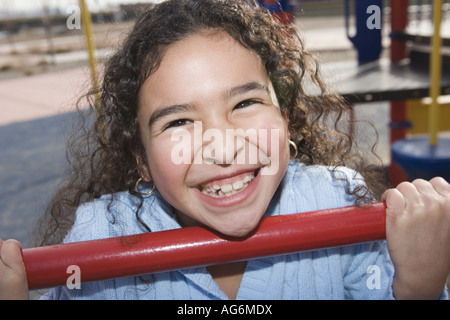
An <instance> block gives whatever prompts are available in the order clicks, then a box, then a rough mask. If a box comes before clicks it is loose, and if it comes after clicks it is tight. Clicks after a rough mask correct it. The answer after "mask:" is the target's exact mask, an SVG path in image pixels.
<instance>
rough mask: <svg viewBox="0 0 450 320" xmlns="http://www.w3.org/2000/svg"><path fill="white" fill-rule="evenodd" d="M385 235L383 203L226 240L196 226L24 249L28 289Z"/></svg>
mask: <svg viewBox="0 0 450 320" xmlns="http://www.w3.org/2000/svg"><path fill="white" fill-rule="evenodd" d="M384 238H385V205H384V203H376V204H373V205H370V206H368V207H365V208H358V207H346V208H339V209H331V210H323V211H315V212H310V213H300V214H291V215H283V216H275V217H268V218H264V219H263V220H262V222H261V223H260V225H259V227H258V228H257V229H256V231H255V232H254V234H252V235H250V236H248V237H246V238H243V239H227V238H224V237H222V236H220V235H218V234H216V233H214V232H213V231H211V230H209V229H205V228H201V227H190V228H182V229H177V230H168V231H163V232H150V233H144V234H138V235H133V236H123V237H117V238H110V239H103V240H93V241H85V242H78V243H70V244H62V245H54V246H47V247H39V248H31V249H24V250H23V251H22V254H23V259H24V262H25V266H26V270H27V278H28V285H29V288H30V290H31V289H38V288H45V287H54V286H61V285H66V281H67V279H68V278H69V277H70V275H71V272H68V268H69V267H70V266H74V265H75V266H77V267H78V268H79V270H80V275H81V282H89V281H98V280H105V279H111V278H118V277H124V276H132V275H139V274H145V273H154V272H161V271H169V270H174V269H183V268H189V267H194V266H202V265H212V264H220V263H226V262H231V261H239V260H248V259H254V258H259V257H267V256H273V255H280V254H288V253H294V252H299V251H304V250H313V249H319V248H328V247H335V246H341V245H347V244H353V243H358V242H367V241H373V240H379V239H384Z"/></svg>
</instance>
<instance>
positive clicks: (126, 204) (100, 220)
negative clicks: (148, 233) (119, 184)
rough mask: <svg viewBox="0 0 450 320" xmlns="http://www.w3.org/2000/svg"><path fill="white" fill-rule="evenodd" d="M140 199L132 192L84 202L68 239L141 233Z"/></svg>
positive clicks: (101, 237)
mask: <svg viewBox="0 0 450 320" xmlns="http://www.w3.org/2000/svg"><path fill="white" fill-rule="evenodd" d="M138 205H139V201H138V200H137V198H136V197H135V196H133V195H131V194H130V193H129V192H119V193H115V194H112V195H104V196H102V197H100V198H98V199H94V200H92V201H90V202H86V203H84V204H82V205H80V206H79V207H78V209H77V211H76V216H75V222H74V224H73V226H72V229H71V230H70V231H69V233H68V235H67V236H66V237H65V240H64V242H77V241H85V240H96V239H103V238H110V237H114V236H121V235H124V234H133V233H140V232H142V231H140V232H139V230H136V229H137V228H138V227H137V226H136V223H135V222H134V220H135V219H134V217H135V212H136V210H137V208H138Z"/></svg>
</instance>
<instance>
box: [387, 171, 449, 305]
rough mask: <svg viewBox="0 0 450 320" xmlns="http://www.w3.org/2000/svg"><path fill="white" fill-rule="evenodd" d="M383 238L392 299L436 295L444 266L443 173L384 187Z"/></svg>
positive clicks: (445, 207)
mask: <svg viewBox="0 0 450 320" xmlns="http://www.w3.org/2000/svg"><path fill="white" fill-rule="evenodd" d="M382 200H384V201H385V202H386V207H387V209H386V238H387V244H388V249H389V253H390V255H391V258H392V261H393V263H394V267H395V278H394V284H393V288H394V295H395V297H396V298H397V299H437V298H439V296H440V294H441V293H442V291H443V290H444V286H445V282H446V280H447V275H448V273H449V270H450V185H449V184H448V183H447V182H446V181H445V180H444V179H443V178H433V179H432V180H430V181H429V182H428V181H425V180H421V179H418V180H415V181H414V182H412V183H409V182H402V183H400V184H399V185H398V186H397V188H396V189H389V190H387V191H386V192H385V193H384V194H383V196H382Z"/></svg>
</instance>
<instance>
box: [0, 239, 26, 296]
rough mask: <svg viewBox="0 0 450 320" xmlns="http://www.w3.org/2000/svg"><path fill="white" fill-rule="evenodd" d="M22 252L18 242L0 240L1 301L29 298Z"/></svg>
mask: <svg viewBox="0 0 450 320" xmlns="http://www.w3.org/2000/svg"><path fill="white" fill-rule="evenodd" d="M21 250H22V246H21V244H20V243H19V242H18V241H16V240H7V241H2V240H0V300H13V299H17V300H18V299H28V298H29V294H28V282H27V273H26V271H25V264H24V263H23V259H22V252H21Z"/></svg>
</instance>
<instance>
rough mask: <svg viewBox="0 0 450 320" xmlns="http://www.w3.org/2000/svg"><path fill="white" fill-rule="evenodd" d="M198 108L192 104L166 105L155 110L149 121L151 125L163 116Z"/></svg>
mask: <svg viewBox="0 0 450 320" xmlns="http://www.w3.org/2000/svg"><path fill="white" fill-rule="evenodd" d="M196 109H197V108H196V107H195V106H194V105H191V104H176V105H173V106H169V107H164V108H161V109H159V110H156V111H155V112H153V114H152V115H151V117H150V120H149V121H148V125H149V126H150V127H151V126H152V125H153V124H154V123H155V122H156V121H158V120H159V119H161V118H163V117H166V116H169V115H172V114H176V113H183V112H188V111H192V110H196Z"/></svg>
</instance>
